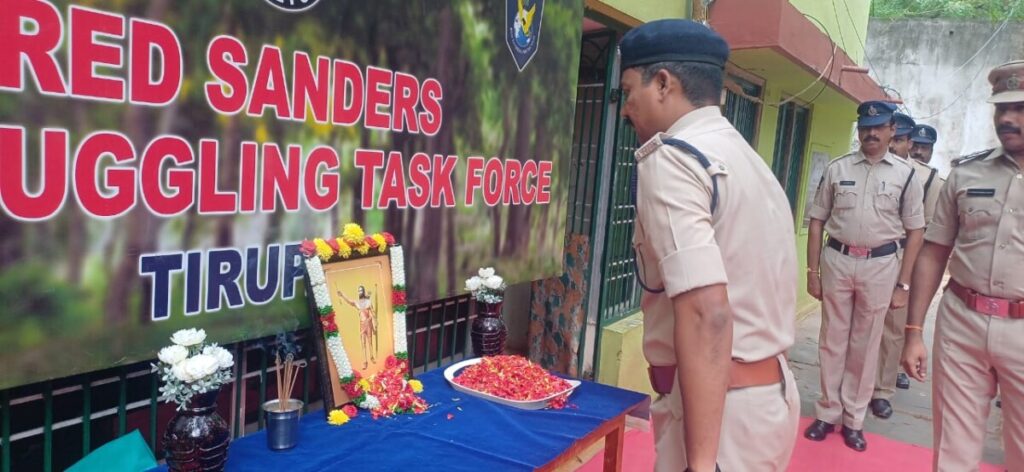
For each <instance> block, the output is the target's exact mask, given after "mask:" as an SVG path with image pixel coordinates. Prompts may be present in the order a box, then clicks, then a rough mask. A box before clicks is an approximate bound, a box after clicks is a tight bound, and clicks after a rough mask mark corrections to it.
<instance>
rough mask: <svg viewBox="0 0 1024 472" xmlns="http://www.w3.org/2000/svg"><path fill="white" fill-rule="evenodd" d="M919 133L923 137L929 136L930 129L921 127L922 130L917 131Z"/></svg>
mask: <svg viewBox="0 0 1024 472" xmlns="http://www.w3.org/2000/svg"><path fill="white" fill-rule="evenodd" d="M917 135H918V136H921V137H927V136H928V131H926V130H925V129H924V128H921V129H920V130H919V131H918V132H917Z"/></svg>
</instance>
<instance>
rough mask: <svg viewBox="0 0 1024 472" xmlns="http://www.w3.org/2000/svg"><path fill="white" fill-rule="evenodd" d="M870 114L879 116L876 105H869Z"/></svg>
mask: <svg viewBox="0 0 1024 472" xmlns="http://www.w3.org/2000/svg"><path fill="white" fill-rule="evenodd" d="M868 116H878V109H877V108H875V106H874V105H871V106H869V107H868Z"/></svg>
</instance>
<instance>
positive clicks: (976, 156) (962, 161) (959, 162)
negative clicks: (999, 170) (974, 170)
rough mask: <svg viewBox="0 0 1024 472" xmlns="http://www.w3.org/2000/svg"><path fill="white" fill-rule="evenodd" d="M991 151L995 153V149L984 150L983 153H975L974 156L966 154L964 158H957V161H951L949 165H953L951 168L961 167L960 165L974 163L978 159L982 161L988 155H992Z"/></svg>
mask: <svg viewBox="0 0 1024 472" xmlns="http://www.w3.org/2000/svg"><path fill="white" fill-rule="evenodd" d="M993 151H995V148H992V149H986V150H984V151H980V152H976V153H974V154H968V155H966V156H963V157H960V158H957V159H953V162H951V164H953V167H956V166H961V165H964V164H967V163H968V162H974V161H977V160H979V159H984V158H986V157H988V156H989V154H992V152H993Z"/></svg>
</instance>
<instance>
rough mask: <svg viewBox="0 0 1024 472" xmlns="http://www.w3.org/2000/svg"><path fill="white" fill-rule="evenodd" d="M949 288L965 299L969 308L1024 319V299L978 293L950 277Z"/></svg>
mask: <svg viewBox="0 0 1024 472" xmlns="http://www.w3.org/2000/svg"><path fill="white" fill-rule="evenodd" d="M947 288H949V290H950V291H951V292H953V294H954V295H956V296H957V297H959V298H960V299H961V300H963V302H964V304H965V305H967V307H968V308H970V309H972V310H974V311H976V312H978V313H983V314H986V315H989V316H995V317H998V318H1010V319H1014V320H1019V319H1024V300H1007V299H1005V298H998V297H990V296H988V295H985V294H982V293H978V292H976V291H974V290H971V289H969V288H967V287H964V286H963V285H960V283H958V282H957V281H955V280H953V279H950V280H949V285H947Z"/></svg>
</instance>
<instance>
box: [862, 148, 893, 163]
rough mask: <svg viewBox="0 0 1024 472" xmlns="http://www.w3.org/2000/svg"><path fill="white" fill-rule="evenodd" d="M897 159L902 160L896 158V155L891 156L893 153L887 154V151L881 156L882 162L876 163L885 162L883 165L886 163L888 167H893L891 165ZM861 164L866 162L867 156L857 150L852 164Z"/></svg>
mask: <svg viewBox="0 0 1024 472" xmlns="http://www.w3.org/2000/svg"><path fill="white" fill-rule="evenodd" d="M897 159H902V158H901V157H899V156H897V155H895V154H893V153H891V152H889V151H886V152H885V155H884V156H882V160H881V161H878V162H885V163H887V164H889V165H893V164H895V163H896V160H897ZM862 162H868V156H865V155H864V152H863V151H860V150H858V151H857V157H854V158H853V163H854V164H860V163H862Z"/></svg>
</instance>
